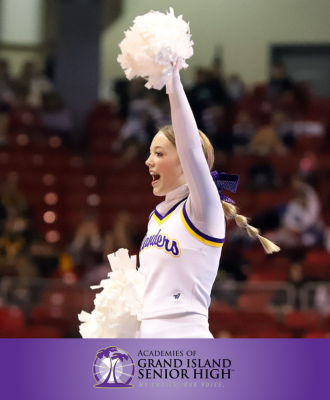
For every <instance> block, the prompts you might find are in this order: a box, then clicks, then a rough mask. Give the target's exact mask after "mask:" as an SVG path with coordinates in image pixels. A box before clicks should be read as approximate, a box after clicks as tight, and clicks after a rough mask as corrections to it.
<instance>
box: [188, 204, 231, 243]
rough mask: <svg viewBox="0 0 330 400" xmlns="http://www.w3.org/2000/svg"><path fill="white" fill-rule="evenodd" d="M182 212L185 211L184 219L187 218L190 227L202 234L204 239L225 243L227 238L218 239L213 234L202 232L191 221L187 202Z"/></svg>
mask: <svg viewBox="0 0 330 400" xmlns="http://www.w3.org/2000/svg"><path fill="white" fill-rule="evenodd" d="M182 212H183V216H184V219H185V220H186V222H187V224H188V225H189V227H190V229H192V230H193V231H194V232H195V233H196V234H197V235H199V236H201V237H202V238H203V239H205V240H208V241H210V242H214V243H224V241H225V238H223V239H217V238H214V237H212V236H208V235H206V234H205V233H203V232H201V231H200V230H199V229H197V228H196V227H195V226H194V225H193V223H192V222H191V221H190V219H189V217H188V214H187V212H186V203H184V205H183V207H182Z"/></svg>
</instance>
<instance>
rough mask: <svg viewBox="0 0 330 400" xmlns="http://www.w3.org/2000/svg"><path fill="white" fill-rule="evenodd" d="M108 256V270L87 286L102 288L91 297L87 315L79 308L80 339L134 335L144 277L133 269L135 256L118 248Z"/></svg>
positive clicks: (139, 321)
mask: <svg viewBox="0 0 330 400" xmlns="http://www.w3.org/2000/svg"><path fill="white" fill-rule="evenodd" d="M108 259H109V261H110V264H111V268H112V272H110V273H109V274H108V277H109V278H108V279H104V280H102V281H101V283H100V285H97V286H91V289H99V288H103V290H102V292H100V293H98V294H97V295H96V297H95V300H94V304H95V309H94V310H93V311H92V313H91V314H89V313H87V312H85V311H82V312H81V313H80V314H79V315H78V318H79V321H80V322H82V324H80V327H79V331H80V334H81V336H82V337H83V338H137V337H138V333H139V329H140V324H141V316H142V305H143V295H144V287H145V282H144V276H143V275H142V274H141V273H140V272H139V271H137V270H136V256H133V257H131V258H130V257H129V256H128V250H126V249H119V250H118V251H117V252H116V253H113V254H110V255H109V256H108Z"/></svg>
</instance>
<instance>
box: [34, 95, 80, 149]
mask: <svg viewBox="0 0 330 400" xmlns="http://www.w3.org/2000/svg"><path fill="white" fill-rule="evenodd" d="M40 116H41V121H42V125H43V126H44V127H45V128H47V129H48V130H49V133H50V134H56V135H58V136H60V137H61V138H62V139H63V140H64V141H65V142H67V143H68V142H70V138H71V135H72V129H73V122H72V118H71V115H70V113H69V111H68V110H67V108H66V107H65V105H64V101H63V98H62V97H61V95H60V94H59V93H57V92H47V93H43V94H42V109H41V115H40Z"/></svg>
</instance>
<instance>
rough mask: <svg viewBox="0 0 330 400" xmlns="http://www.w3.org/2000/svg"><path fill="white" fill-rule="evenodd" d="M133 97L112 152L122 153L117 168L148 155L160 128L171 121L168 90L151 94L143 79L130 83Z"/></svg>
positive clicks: (152, 91) (131, 96)
mask: <svg viewBox="0 0 330 400" xmlns="http://www.w3.org/2000/svg"><path fill="white" fill-rule="evenodd" d="M130 98H131V101H130V104H129V111H128V117H127V120H126V122H125V124H124V125H123V127H122V129H121V131H120V132H119V136H118V138H117V140H116V141H115V142H114V143H113V150H114V151H117V152H122V153H123V156H122V160H121V161H119V163H118V164H117V166H118V167H123V166H125V165H127V163H129V162H130V161H131V160H133V159H134V158H135V157H136V156H137V155H138V154H141V153H144V152H146V151H147V148H148V145H149V143H150V142H151V139H152V137H153V136H154V134H155V133H156V131H157V129H158V127H160V126H166V124H168V123H170V122H171V120H170V109H169V104H168V100H167V96H166V94H165V91H160V92H158V91H155V90H151V91H148V90H147V89H146V88H145V87H144V81H143V80H142V79H135V80H133V81H131V82H130Z"/></svg>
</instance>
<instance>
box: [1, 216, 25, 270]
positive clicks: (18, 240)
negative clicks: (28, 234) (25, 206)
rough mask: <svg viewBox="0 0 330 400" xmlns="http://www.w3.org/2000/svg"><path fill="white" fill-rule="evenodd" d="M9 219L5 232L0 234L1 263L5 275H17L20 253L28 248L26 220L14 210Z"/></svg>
mask: <svg viewBox="0 0 330 400" xmlns="http://www.w3.org/2000/svg"><path fill="white" fill-rule="evenodd" d="M12 212H13V213H10V214H9V216H8V218H7V220H6V225H5V229H4V232H3V233H2V235H1V236H0V265H2V267H3V268H4V270H2V273H3V274H4V275H17V270H16V261H17V258H18V257H19V255H20V254H22V252H23V251H25V250H26V249H27V243H26V240H25V238H24V235H23V231H24V229H25V227H26V225H25V221H24V220H23V219H21V218H20V217H18V216H17V215H16V213H15V210H12Z"/></svg>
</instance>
